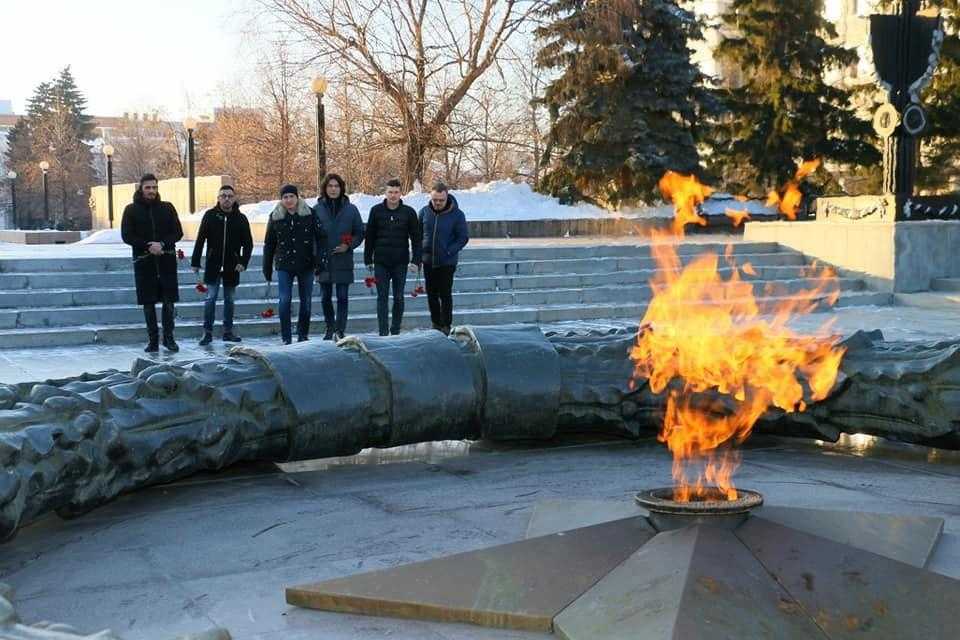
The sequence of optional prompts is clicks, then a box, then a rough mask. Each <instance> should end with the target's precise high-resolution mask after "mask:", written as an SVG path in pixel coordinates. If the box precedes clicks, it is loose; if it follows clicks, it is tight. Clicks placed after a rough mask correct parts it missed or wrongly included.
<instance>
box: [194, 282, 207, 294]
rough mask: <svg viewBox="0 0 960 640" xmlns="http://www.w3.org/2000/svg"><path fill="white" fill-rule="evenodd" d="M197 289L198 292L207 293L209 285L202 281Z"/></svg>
mask: <svg viewBox="0 0 960 640" xmlns="http://www.w3.org/2000/svg"><path fill="white" fill-rule="evenodd" d="M196 289H197V293H206V292H207V285H205V284H203V283H202V282H198V283H197V287H196Z"/></svg>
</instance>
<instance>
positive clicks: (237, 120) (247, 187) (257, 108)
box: [198, 44, 316, 200]
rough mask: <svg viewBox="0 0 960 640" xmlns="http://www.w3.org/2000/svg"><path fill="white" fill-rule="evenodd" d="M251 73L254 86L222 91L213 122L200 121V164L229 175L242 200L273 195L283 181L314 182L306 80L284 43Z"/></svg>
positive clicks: (314, 165)
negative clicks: (237, 95) (242, 91)
mask: <svg viewBox="0 0 960 640" xmlns="http://www.w3.org/2000/svg"><path fill="white" fill-rule="evenodd" d="M256 79H257V83H258V84H257V85H256V87H255V89H254V91H253V92H252V93H248V94H245V95H243V97H242V98H241V99H237V100H236V102H234V103H232V104H227V102H228V101H229V102H232V101H233V100H234V97H233V96H224V101H225V104H224V105H223V106H222V107H221V108H219V109H217V110H216V113H215V118H214V122H213V123H212V124H211V125H208V126H205V127H203V129H202V132H201V139H200V150H199V153H198V156H199V167H200V170H201V171H202V172H204V173H211V174H223V175H229V176H231V177H233V178H234V180H235V181H236V187H237V188H238V189H239V190H240V193H241V195H242V197H243V199H245V200H246V199H254V200H266V199H276V198H277V194H278V192H279V188H280V187H281V186H282V185H284V184H286V183H293V184H297V185H300V186H301V187H305V186H307V185H312V184H313V183H314V180H313V179H312V176H313V175H314V172H315V169H316V164H315V162H316V160H315V158H314V157H313V155H312V153H311V147H312V141H313V139H314V132H313V129H312V126H311V125H310V117H309V113H310V111H309V108H308V102H307V90H306V84H305V80H304V78H303V77H302V73H301V70H300V67H299V66H298V65H296V64H294V63H292V62H291V60H290V56H289V53H288V50H287V48H286V47H285V46H284V45H283V44H279V45H277V46H276V47H274V49H273V50H272V51H271V52H270V53H269V56H264V57H263V58H262V59H261V60H260V62H259V64H258V67H257V72H256ZM306 191H307V190H306V189H305V190H304V192H306Z"/></svg>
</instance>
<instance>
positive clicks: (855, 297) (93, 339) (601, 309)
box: [0, 292, 892, 349]
mask: <svg viewBox="0 0 960 640" xmlns="http://www.w3.org/2000/svg"><path fill="white" fill-rule="evenodd" d="M891 295H892V294H878V293H874V292H851V293H848V294H844V295H843V296H842V297H841V298H840V301H839V303H838V305H840V306H855V305H883V304H889V303H890V298H891ZM774 301H775V299H774V298H767V299H762V301H761V302H762V303H764V304H773V302H774ZM821 306H822V308H823V309H827V308H828V307H829V304H828V302H827V301H826V299H823V300H822V301H821ZM454 308H455V315H454V321H455V323H456V324H473V325H498V324H510V323H534V324H549V323H554V322H566V321H576V320H584V321H585V320H603V319H633V320H638V321H639V319H640V318H641V317H642V316H643V314H644V312H645V311H646V304H645V303H643V302H636V301H628V302H616V303H611V304H599V303H590V304H557V305H546V306H540V307H521V306H511V307H499V308H493V309H489V308H478V309H462V310H460V309H457V308H456V306H455V307H454ZM235 324H236V331H237V333H239V334H240V335H241V336H248V337H253V336H263V335H276V334H278V333H279V329H280V325H279V321H278V320H277V319H276V318H271V319H260V318H256V319H240V318H238V319H237V321H236V323H235ZM376 325H377V319H376V315H375V314H351V317H350V323H349V326H348V329H349V331H350V332H351V333H365V332H371V331H375V330H376ZM429 325H430V320H429V314H428V313H427V311H426V310H425V309H423V308H420V309H415V308H411V309H410V310H409V311H408V312H407V313H405V314H404V330H410V329H417V328H428V327H429ZM311 327H312V329H311V331H312V333H313V335H314V336H315V339H316V337H319V336H318V334H320V333H322V331H323V320H322V316H320V315H318V313H316V312H315V313H314V314H313V321H312V323H311ZM201 331H202V329H201V324H200V323H199V322H198V321H196V320H192V321H191V320H184V321H178V324H177V337H178V340H180V341H185V340H188V339H191V338H192V337H199V335H200V333H201ZM217 331H219V326H218V327H217ZM144 340H145V333H144V328H143V324H142V322H140V323H130V324H118V325H87V326H75V327H66V328H63V327H60V328H37V329H2V330H0V349H12V348H26V347H54V346H74V345H82V344H93V343H103V344H130V343H138V342H142V341H144Z"/></svg>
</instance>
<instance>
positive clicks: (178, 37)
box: [0, 0, 255, 118]
mask: <svg viewBox="0 0 960 640" xmlns="http://www.w3.org/2000/svg"><path fill="white" fill-rule="evenodd" d="M245 4H246V2H243V1H239V2H238V1H234V2H230V1H228V0H193V1H188V0H165V1H164V2H155V1H154V2H145V1H142V0H82V1H81V0H0V24H2V25H3V30H2V35H0V99H11V100H13V108H14V111H15V112H16V113H23V111H24V107H25V105H26V101H27V100H28V99H29V97H30V96H31V95H32V94H33V90H34V88H35V87H36V86H37V84H39V83H40V82H42V81H44V80H48V79H50V78H52V77H54V76H55V75H56V74H57V73H58V72H59V70H60V69H61V68H62V67H64V66H66V65H68V64H69V65H71V68H72V70H73V73H74V76H75V77H76V79H77V83H78V85H79V86H80V89H81V91H83V93H84V94H85V96H86V98H87V104H88V113H91V114H93V115H107V116H109V115H122V114H123V112H125V111H131V112H133V111H146V110H148V109H151V108H157V107H159V108H162V109H163V110H165V111H166V113H167V115H168V116H169V117H171V118H180V117H183V116H184V115H186V114H187V112H188V111H189V112H193V113H195V114H198V115H199V114H203V113H210V111H211V110H212V107H213V106H214V105H215V104H217V100H216V98H215V96H216V95H217V88H218V86H219V85H222V84H224V83H230V82H234V81H236V78H238V77H241V76H242V75H243V74H244V71H245V68H244V65H245V64H248V60H249V57H248V56H246V55H245V53H247V52H249V53H252V50H251V49H252V48H251V47H250V46H249V45H250V44H252V43H255V40H254V41H252V42H251V40H250V39H248V38H245V37H244V36H243V35H242V32H243V30H244V28H245V27H246V24H247V22H248V20H249V18H248V14H246V13H245V12H244V11H243V7H244V5H245Z"/></svg>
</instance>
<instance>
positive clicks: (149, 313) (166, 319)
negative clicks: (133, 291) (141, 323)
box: [143, 300, 174, 342]
mask: <svg viewBox="0 0 960 640" xmlns="http://www.w3.org/2000/svg"><path fill="white" fill-rule="evenodd" d="M160 314H161V316H162V318H163V337H164V338H173V314H174V308H173V303H172V302H170V301H168V300H164V301H163V305H162V307H161V310H160ZM143 318H144V319H145V320H146V321H147V336H148V337H149V338H150V342H157V341H158V340H159V338H160V332H159V330H158V329H157V305H155V304H145V305H143Z"/></svg>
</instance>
